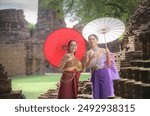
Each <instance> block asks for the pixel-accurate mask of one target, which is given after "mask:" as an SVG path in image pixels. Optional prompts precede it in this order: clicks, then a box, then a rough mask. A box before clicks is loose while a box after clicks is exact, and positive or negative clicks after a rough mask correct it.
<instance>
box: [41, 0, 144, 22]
mask: <svg viewBox="0 0 150 116" xmlns="http://www.w3.org/2000/svg"><path fill="white" fill-rule="evenodd" d="M41 1H42V2H41V5H42V6H43V7H45V8H50V9H54V10H56V11H58V12H59V14H60V16H66V15H67V14H69V15H72V19H80V21H81V22H84V23H86V22H89V21H91V20H94V19H96V18H101V17H114V18H119V19H121V20H123V21H124V22H126V21H127V20H128V19H129V17H130V16H131V15H132V14H133V12H134V11H135V9H136V7H137V6H138V5H139V4H140V3H141V1H142V0H41Z"/></svg>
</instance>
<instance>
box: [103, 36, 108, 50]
mask: <svg viewBox="0 0 150 116" xmlns="http://www.w3.org/2000/svg"><path fill="white" fill-rule="evenodd" d="M104 40H105V48H106V52H108V47H107V43H106V39H105V34H104Z"/></svg>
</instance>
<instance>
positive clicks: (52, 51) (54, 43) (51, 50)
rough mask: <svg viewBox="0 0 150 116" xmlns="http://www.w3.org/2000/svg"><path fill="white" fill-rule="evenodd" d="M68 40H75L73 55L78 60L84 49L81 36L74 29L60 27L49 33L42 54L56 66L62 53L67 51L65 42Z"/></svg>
mask: <svg viewBox="0 0 150 116" xmlns="http://www.w3.org/2000/svg"><path fill="white" fill-rule="evenodd" d="M70 40H75V41H76V42H77V51H76V54H75V56H76V57H77V58H78V59H79V60H81V59H82V58H83V55H84V53H85V51H86V45H85V40H84V38H83V36H82V35H81V34H80V33H79V32H78V31H76V30H74V29H71V28H61V29H58V30H55V31H53V32H52V33H51V34H49V35H48V37H47V39H46V41H45V43H44V55H45V57H46V59H47V60H48V61H49V63H50V64H51V65H53V66H55V67H58V65H59V64H60V62H61V59H62V58H63V56H64V54H65V53H66V52H67V44H68V42H69V41H70Z"/></svg>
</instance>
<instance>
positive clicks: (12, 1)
mask: <svg viewBox="0 0 150 116" xmlns="http://www.w3.org/2000/svg"><path fill="white" fill-rule="evenodd" d="M10 8H14V9H23V11H24V15H25V19H26V20H27V21H28V22H30V23H33V24H36V22H37V11H38V0H0V9H10ZM69 20H70V19H69V18H65V22H66V24H67V27H70V28H72V27H73V25H74V24H76V23H77V21H76V22H69Z"/></svg>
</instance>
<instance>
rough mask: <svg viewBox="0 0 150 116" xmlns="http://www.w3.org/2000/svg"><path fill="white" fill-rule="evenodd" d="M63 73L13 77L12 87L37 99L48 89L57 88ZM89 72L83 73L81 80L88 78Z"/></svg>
mask: <svg viewBox="0 0 150 116" xmlns="http://www.w3.org/2000/svg"><path fill="white" fill-rule="evenodd" d="M60 77H61V74H50V75H33V76H17V77H12V89H13V90H22V92H23V94H24V95H25V97H26V98H27V99H37V98H38V96H40V94H43V93H45V92H46V91H47V90H48V89H56V84H57V83H58V82H59V81H60ZM88 78H89V74H82V75H81V77H80V81H83V80H87V79H88Z"/></svg>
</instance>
